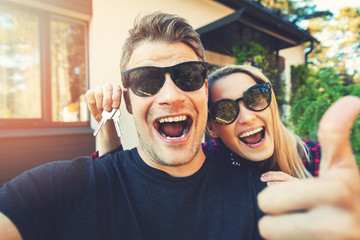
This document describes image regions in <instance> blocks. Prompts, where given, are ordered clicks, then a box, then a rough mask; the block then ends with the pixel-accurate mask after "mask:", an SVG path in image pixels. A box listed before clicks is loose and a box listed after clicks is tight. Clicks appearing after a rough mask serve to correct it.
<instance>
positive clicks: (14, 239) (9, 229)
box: [0, 212, 22, 240]
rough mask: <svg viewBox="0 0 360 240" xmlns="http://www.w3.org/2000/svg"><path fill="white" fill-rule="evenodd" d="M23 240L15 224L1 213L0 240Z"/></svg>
mask: <svg viewBox="0 0 360 240" xmlns="http://www.w3.org/2000/svg"><path fill="white" fill-rule="evenodd" d="M19 239H20V240H21V239H22V237H21V235H20V233H19V231H18V229H17V228H16V226H15V225H14V224H13V222H12V221H11V220H10V219H9V218H8V217H6V216H5V215H4V214H3V213H1V212H0V240H19Z"/></svg>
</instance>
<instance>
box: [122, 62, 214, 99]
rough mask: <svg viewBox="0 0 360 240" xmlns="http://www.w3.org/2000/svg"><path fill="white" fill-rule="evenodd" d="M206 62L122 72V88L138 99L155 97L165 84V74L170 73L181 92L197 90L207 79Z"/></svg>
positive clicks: (147, 67)
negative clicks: (128, 90)
mask: <svg viewBox="0 0 360 240" xmlns="http://www.w3.org/2000/svg"><path fill="white" fill-rule="evenodd" d="M207 68H208V63H207V62H197V61H192V62H183V63H180V64H177V65H174V66H171V67H164V68H162V67H151V66H145V67H136V68H132V69H129V70H126V71H124V72H123V77H124V87H125V88H128V87H130V89H131V91H132V92H133V93H134V94H135V95H136V96H139V97H148V96H152V95H155V94H156V93H157V92H158V91H159V90H160V89H161V87H162V86H163V85H164V82H165V73H167V72H168V73H170V76H171V79H172V80H173V82H174V83H175V85H176V86H177V87H178V88H180V89H181V90H183V91H186V92H191V91H196V90H199V89H200V88H201V87H202V86H203V85H204V82H205V79H206V77H207Z"/></svg>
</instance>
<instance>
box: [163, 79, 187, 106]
mask: <svg viewBox="0 0 360 240" xmlns="http://www.w3.org/2000/svg"><path fill="white" fill-rule="evenodd" d="M156 98H157V102H158V103H159V104H173V103H174V102H183V101H185V98H186V95H185V92H184V91H183V90H181V89H180V88H178V86H176V85H175V83H174V81H173V80H172V79H171V76H170V73H166V74H165V82H164V85H163V86H162V88H161V89H160V91H159V92H158V93H157V94H156Z"/></svg>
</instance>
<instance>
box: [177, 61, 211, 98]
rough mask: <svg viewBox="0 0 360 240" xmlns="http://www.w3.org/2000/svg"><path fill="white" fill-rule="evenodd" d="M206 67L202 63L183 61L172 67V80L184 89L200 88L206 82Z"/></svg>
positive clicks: (194, 89)
mask: <svg viewBox="0 0 360 240" xmlns="http://www.w3.org/2000/svg"><path fill="white" fill-rule="evenodd" d="M206 71H207V70H206V67H205V66H204V65H203V64H201V63H194V62H193V63H183V64H179V65H176V66H174V67H173V68H172V76H171V77H172V80H173V81H174V83H175V84H176V86H177V87H178V88H180V89H181V90H183V91H187V92H189V91H196V90H199V89H200V88H201V87H202V86H203V85H204V82H205V78H206Z"/></svg>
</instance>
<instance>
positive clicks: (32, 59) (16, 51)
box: [0, 4, 89, 128]
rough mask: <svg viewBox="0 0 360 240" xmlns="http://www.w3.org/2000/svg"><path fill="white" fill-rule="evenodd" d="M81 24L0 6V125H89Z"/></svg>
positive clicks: (84, 38) (84, 26)
mask: <svg viewBox="0 0 360 240" xmlns="http://www.w3.org/2000/svg"><path fill="white" fill-rule="evenodd" d="M87 83H88V70H87V23H86V22H83V21H80V20H74V19H71V18H67V17H63V16H60V15H55V14H52V13H50V12H46V11H39V10H33V9H27V8H22V7H18V6H15V5H14V6H12V5H5V6H4V5H3V4H2V5H0V127H1V128H2V127H32V126H59V125H61V126H62V125H64V126H73V125H77V126H81V125H88V124H89V114H88V111H87V106H86V102H85V96H84V95H85V92H86V89H87Z"/></svg>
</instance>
